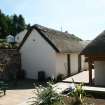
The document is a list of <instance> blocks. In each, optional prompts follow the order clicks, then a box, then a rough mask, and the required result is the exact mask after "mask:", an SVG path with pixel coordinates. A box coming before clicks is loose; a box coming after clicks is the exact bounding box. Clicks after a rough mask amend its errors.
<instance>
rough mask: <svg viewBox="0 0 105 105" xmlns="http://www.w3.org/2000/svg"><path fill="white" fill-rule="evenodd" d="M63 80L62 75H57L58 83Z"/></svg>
mask: <svg viewBox="0 0 105 105" xmlns="http://www.w3.org/2000/svg"><path fill="white" fill-rule="evenodd" d="M63 79H64V75H63V74H59V75H58V76H57V81H58V82H60V81H62V80H63Z"/></svg>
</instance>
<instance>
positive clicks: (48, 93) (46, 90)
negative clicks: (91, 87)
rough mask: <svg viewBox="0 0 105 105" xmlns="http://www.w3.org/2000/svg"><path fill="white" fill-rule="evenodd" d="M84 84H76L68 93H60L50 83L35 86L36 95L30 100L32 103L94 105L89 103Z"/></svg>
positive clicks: (32, 104) (43, 104)
mask: <svg viewBox="0 0 105 105" xmlns="http://www.w3.org/2000/svg"><path fill="white" fill-rule="evenodd" d="M82 86H83V84H79V85H75V89H73V90H72V91H69V92H68V94H66V95H64V94H58V93H57V92H56V91H55V89H54V86H53V85H52V84H51V83H48V85H47V86H46V87H43V86H35V90H34V97H32V98H31V99H33V100H31V101H30V103H31V105H94V104H90V103H87V100H86V99H87V97H86V93H85V91H84V90H83V89H82Z"/></svg>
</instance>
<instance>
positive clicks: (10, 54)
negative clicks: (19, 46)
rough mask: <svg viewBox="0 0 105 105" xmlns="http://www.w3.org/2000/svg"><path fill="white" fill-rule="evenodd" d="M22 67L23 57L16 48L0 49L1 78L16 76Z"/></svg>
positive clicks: (6, 78)
mask: <svg viewBox="0 0 105 105" xmlns="http://www.w3.org/2000/svg"><path fill="white" fill-rule="evenodd" d="M20 67H21V57H20V54H19V52H18V51H17V50H16V49H0V79H5V80H8V79H10V78H11V79H12V78H16V73H17V72H18V70H20Z"/></svg>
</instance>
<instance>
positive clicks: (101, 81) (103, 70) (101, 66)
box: [94, 61, 105, 86]
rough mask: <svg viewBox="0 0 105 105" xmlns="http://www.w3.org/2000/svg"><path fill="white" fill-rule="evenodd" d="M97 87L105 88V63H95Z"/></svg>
mask: <svg viewBox="0 0 105 105" xmlns="http://www.w3.org/2000/svg"><path fill="white" fill-rule="evenodd" d="M94 68H95V85H100V86H101V85H102V86H105V61H95V62H94Z"/></svg>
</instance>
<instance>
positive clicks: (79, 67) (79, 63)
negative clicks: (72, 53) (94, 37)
mask: <svg viewBox="0 0 105 105" xmlns="http://www.w3.org/2000/svg"><path fill="white" fill-rule="evenodd" d="M79 72H81V55H78V73H79Z"/></svg>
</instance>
